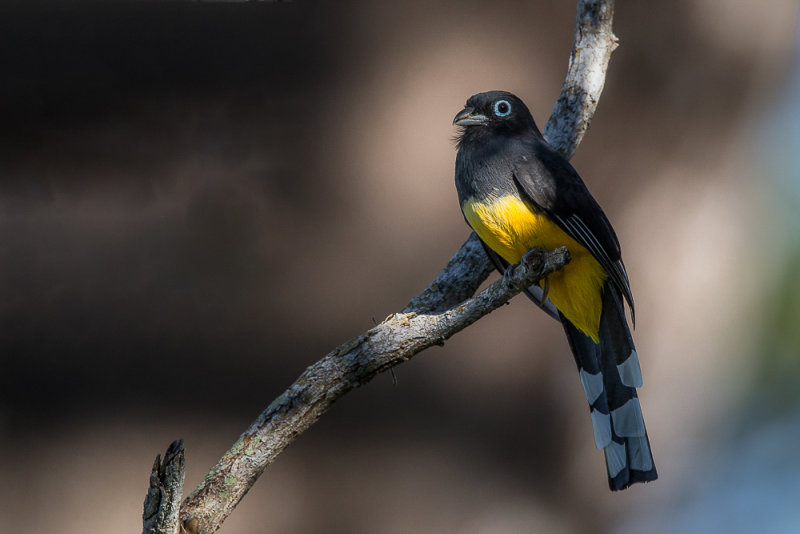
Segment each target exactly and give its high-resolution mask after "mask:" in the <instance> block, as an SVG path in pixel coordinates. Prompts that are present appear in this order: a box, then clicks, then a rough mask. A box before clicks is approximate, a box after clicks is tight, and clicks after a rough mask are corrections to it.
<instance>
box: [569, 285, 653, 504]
mask: <svg viewBox="0 0 800 534" xmlns="http://www.w3.org/2000/svg"><path fill="white" fill-rule="evenodd" d="M561 324H563V325H564V331H565V332H566V334H567V339H568V340H569V345H570V348H571V349H572V354H573V356H574V357H575V362H576V363H577V364H578V372H579V373H580V378H581V384H582V385H583V389H584V391H585V392H586V399H587V400H588V401H589V408H590V414H591V418H592V427H593V428H594V441H595V445H597V448H598V449H602V450H603V452H604V453H605V457H606V467H607V468H608V484H609V487H610V488H611V489H612V490H613V491H617V490H621V489H625V488H627V487H628V486H630V485H631V484H634V483H636V482H649V481H651V480H655V479H656V478H658V473H657V472H656V466H655V464H654V463H653V455H652V453H651V451H650V441H649V440H648V439H647V430H646V429H645V426H644V418H643V417H642V409H641V407H640V405H639V399H638V397H637V395H636V388H637V387H639V386H641V385H642V373H641V370H640V369H639V358H638V356H637V354H636V349H635V348H634V346H633V339H632V337H631V334H630V330H629V329H628V323H627V321H626V320H625V310H624V308H623V304H622V297H621V295H620V293H619V291H618V290H617V289H616V288H615V287H614V286H613V284H611V283H610V282H606V284H605V288H604V290H603V313H602V316H601V317H600V335H599V338H600V343H599V344H598V343H595V342H593V341H592V340H591V339H590V338H589V337H588V336H586V335H585V334H583V333H582V332H581V331H580V330H578V329H577V328H576V327H575V326H573V325H572V323H570V322H569V321H568V320H567V319H565V318H564V317H562V318H561Z"/></svg>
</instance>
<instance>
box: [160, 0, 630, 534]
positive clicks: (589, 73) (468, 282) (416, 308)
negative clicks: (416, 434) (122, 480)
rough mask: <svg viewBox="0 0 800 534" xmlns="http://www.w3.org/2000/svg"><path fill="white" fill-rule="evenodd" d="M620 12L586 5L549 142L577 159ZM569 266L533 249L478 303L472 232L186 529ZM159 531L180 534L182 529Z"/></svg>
mask: <svg viewBox="0 0 800 534" xmlns="http://www.w3.org/2000/svg"><path fill="white" fill-rule="evenodd" d="M613 12H614V1H613V0H578V7H577V16H576V25H575V41H574V45H573V51H572V55H571V57H570V62H569V70H568V73H567V78H566V80H565V82H564V85H563V87H562V92H561V96H560V97H559V98H558V101H557V102H556V104H555V107H554V108H553V114H552V116H551V118H550V120H549V121H548V122H547V124H546V126H545V129H544V135H545V137H546V139H547V140H548V142H549V143H550V144H551V145H552V146H553V147H554V148H556V149H557V150H558V151H559V152H561V153H562V154H564V155H565V156H566V157H570V156H571V155H572V154H573V152H574V151H575V148H576V147H577V146H578V144H579V143H580V141H581V139H582V138H583V135H584V133H585V132H586V130H587V129H588V128H589V124H590V123H591V119H592V116H593V115H594V110H595V108H596V106H597V101H598V100H599V98H600V93H601V92H602V89H603V83H604V79H605V72H606V69H607V67H608V61H609V59H610V55H611V52H612V51H613V50H614V48H615V47H616V43H617V42H616V37H614V35H613V33H612V32H611V20H612V17H613ZM568 261H569V255H568V253H567V251H566V249H560V250H556V251H553V252H543V251H537V250H534V251H529V252H528V253H527V254H526V255H525V257H524V258H523V261H522V262H521V263H520V265H519V266H514V268H512V269H508V270H507V273H508V274H507V275H505V276H504V277H503V278H501V279H500V280H498V281H496V282H494V283H493V284H491V285H490V286H489V287H488V288H486V289H485V290H484V291H482V292H481V293H480V294H478V295H477V296H475V297H473V298H469V297H470V296H471V295H473V294H474V292H475V291H476V290H477V288H478V286H480V284H481V283H482V282H483V281H484V280H485V279H486V278H487V277H488V275H489V273H490V272H491V271H492V266H491V264H490V262H489V260H488V258H487V257H486V254H485V253H484V251H483V249H482V246H481V244H480V241H479V240H478V238H477V237H476V236H475V234H472V235H471V236H470V238H469V239H467V241H466V242H465V243H464V245H462V247H461V248H460V249H459V251H458V252H456V254H455V255H454V256H453V258H452V259H451V260H450V261H449V262H448V264H447V266H445V268H444V269H443V270H442V272H440V273H439V275H438V276H437V277H436V278H435V279H434V281H433V282H432V283H431V285H430V286H428V288H427V289H426V290H425V291H423V292H422V293H421V294H420V295H419V296H417V297H415V298H414V299H412V300H411V302H410V303H409V304H408V306H406V308H405V309H404V310H403V311H402V312H400V313H397V314H394V315H391V316H390V317H388V318H387V319H386V320H385V321H383V323H381V324H380V325H378V326H376V327H375V328H372V329H371V330H368V331H367V332H365V333H364V334H362V335H360V336H358V337H356V338H354V339H352V340H350V341H349V342H347V343H345V344H344V345H342V346H340V347H338V348H337V349H335V350H334V351H332V352H331V353H329V354H328V355H326V356H325V357H324V358H322V359H321V360H319V361H318V362H317V363H315V364H313V365H311V366H310V367H308V368H307V369H306V370H305V372H303V374H302V375H301V376H300V377H299V378H298V379H297V380H296V381H295V382H294V384H292V385H291V386H290V387H289V389H287V390H286V391H284V392H283V394H281V396H280V397H278V398H277V399H275V400H274V401H273V402H272V404H270V405H269V407H267V409H266V410H264V412H262V413H261V415H260V416H259V417H258V419H256V421H255V422H253V424H252V425H250V427H249V428H248V429H247V430H246V431H245V432H244V433H243V434H242V435H241V436H240V437H239V439H238V440H237V441H236V443H234V444H233V447H231V449H230V450H229V451H228V452H226V453H225V454H224V455H223V456H222V458H221V459H220V460H219V461H218V462H217V464H216V465H215V466H214V467H213V468H212V469H211V471H210V472H209V473H208V474H207V475H206V477H205V478H204V479H203V481H202V482H201V483H200V485H199V486H198V487H197V489H195V491H194V492H193V493H192V494H191V495H189V497H187V498H186V500H185V501H184V503H183V506H182V507H181V510H180V517H181V530H182V531H183V532H188V533H192V534H193V533H203V534H207V533H212V532H214V531H216V530H217V529H218V528H219V526H220V525H221V524H222V522H223V521H224V520H225V518H227V517H228V515H229V514H230V513H231V512H232V511H233V509H234V508H235V507H236V505H237V504H238V503H239V501H240V500H241V499H242V497H244V495H245V494H246V493H247V491H248V490H249V489H250V487H252V485H253V484H254V483H255V481H256V480H257V479H258V477H259V476H260V475H261V474H262V473H263V472H264V470H265V469H266V468H267V466H269V464H270V463H272V461H274V459H275V458H276V457H277V456H278V454H280V453H281V451H283V449H284V448H286V447H287V446H288V445H289V444H290V443H291V442H292V441H294V439H295V438H296V437H297V436H299V435H300V434H301V433H302V432H303V431H305V430H306V429H307V428H308V427H310V426H311V425H312V424H314V422H315V421H317V419H319V417H320V416H321V415H322V414H323V413H325V411H327V410H328V408H329V407H330V406H331V404H333V402H335V401H336V400H337V399H338V398H340V397H341V396H342V395H345V394H346V393H347V392H349V391H350V390H352V389H354V388H356V387H358V386H360V385H361V384H364V383H366V382H368V381H369V380H371V379H372V378H373V377H374V376H375V375H377V374H378V373H380V372H383V371H385V370H387V369H389V368H391V367H393V366H395V365H398V364H400V363H402V362H404V361H407V360H408V359H410V358H411V357H413V356H414V355H415V354H417V353H419V352H420V351H422V350H424V349H426V348H428V347H430V346H432V345H441V344H443V343H444V341H445V340H446V339H448V338H449V337H451V336H452V335H453V334H455V333H456V332H458V331H460V330H462V329H463V328H466V327H467V326H469V325H470V324H472V323H473V322H475V321H477V320H478V319H479V318H481V317H482V316H484V315H486V314H488V313H489V312H491V311H493V310H495V309H496V308H498V307H499V306H501V305H503V304H504V303H506V302H507V301H508V300H509V299H511V298H512V297H513V296H515V295H516V294H517V293H519V292H520V290H521V288H526V287H530V286H531V285H533V284H534V283H536V282H537V281H538V280H539V279H541V278H543V277H544V276H546V275H547V274H548V273H550V272H553V271H555V270H557V269H559V268H561V267H563V265H565V264H566V263H567V262H568ZM465 299H466V300H465ZM154 473H155V471H154ZM151 491H153V490H152V488H151ZM146 504H147V501H146ZM146 514H147V512H146ZM151 515H152V514H151ZM146 532H147V531H146ZM150 532H153V533H155V532H163V533H164V534H172V533H173V532H174V530H168V528H166V529H164V530H152V531H150Z"/></svg>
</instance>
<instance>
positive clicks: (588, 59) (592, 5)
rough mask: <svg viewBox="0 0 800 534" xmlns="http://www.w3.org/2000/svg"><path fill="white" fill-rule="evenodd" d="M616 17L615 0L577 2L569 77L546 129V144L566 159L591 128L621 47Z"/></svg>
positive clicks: (581, 0)
mask: <svg viewBox="0 0 800 534" xmlns="http://www.w3.org/2000/svg"><path fill="white" fill-rule="evenodd" d="M613 18H614V0H578V13H577V15H576V16H575V42H574V43H573V45H572V55H570V57H569V69H568V70H567V77H566V79H565V80H564V85H562V86H561V95H559V97H558V100H556V104H555V106H553V113H552V114H551V115H550V120H548V121H547V124H546V125H545V127H544V137H545V139H547V142H548V143H550V146H552V147H553V148H555V149H556V150H558V151H559V152H561V155H562V156H564V157H565V158H567V159H569V158H571V157H572V155H573V154H574V153H575V149H576V148H578V144H579V143H580V142H581V140H582V139H583V135H584V134H585V133H586V130H588V129H589V125H590V124H591V122H592V117H593V116H594V110H595V108H596V107H597V101H598V100H600V93H602V92H603V85H604V84H605V81H606V70H607V69H608V62H609V60H610V59H611V52H613V51H614V49H615V48H617V45H618V41H617V37H616V36H615V35H614V32H612V31H611V21H612V19H613Z"/></svg>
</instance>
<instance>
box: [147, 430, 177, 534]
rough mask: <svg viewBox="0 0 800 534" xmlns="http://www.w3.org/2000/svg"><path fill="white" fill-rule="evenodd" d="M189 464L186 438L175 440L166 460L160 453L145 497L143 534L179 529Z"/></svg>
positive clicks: (169, 533) (171, 532)
mask: <svg viewBox="0 0 800 534" xmlns="http://www.w3.org/2000/svg"><path fill="white" fill-rule="evenodd" d="M185 467H186V463H185V459H184V454H183V440H182V439H179V440H177V441H173V442H172V443H171V444H170V446H169V447H167V452H166V453H164V461H163V462H162V461H161V455H160V454H159V455H157V456H156V461H155V462H154V463H153V470H152V472H151V473H150V488H149V489H148V490H147V496H146V497H145V499H144V512H143V513H142V523H143V529H142V534H175V533H176V532H178V512H179V511H180V507H181V497H182V496H183V476H184V472H185Z"/></svg>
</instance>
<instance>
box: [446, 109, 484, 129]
mask: <svg viewBox="0 0 800 534" xmlns="http://www.w3.org/2000/svg"><path fill="white" fill-rule="evenodd" d="M487 122H489V117H487V116H486V115H484V114H482V113H476V112H475V108H473V107H470V106H467V107H465V108H464V109H462V110H461V111H459V112H458V115H456V118H455V119H453V124H455V125H456V126H476V125H478V124H486V123H487Z"/></svg>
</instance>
